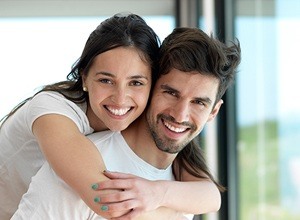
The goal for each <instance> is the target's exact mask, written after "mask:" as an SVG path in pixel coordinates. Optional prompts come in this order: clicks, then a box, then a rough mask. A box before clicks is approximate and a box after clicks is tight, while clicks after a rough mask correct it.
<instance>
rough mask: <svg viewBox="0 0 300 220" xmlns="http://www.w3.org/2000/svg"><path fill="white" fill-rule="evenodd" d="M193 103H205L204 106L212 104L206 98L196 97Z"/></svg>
mask: <svg viewBox="0 0 300 220" xmlns="http://www.w3.org/2000/svg"><path fill="white" fill-rule="evenodd" d="M195 101H198V102H203V103H206V104H209V105H210V104H211V103H212V100H211V99H210V98H208V97H204V98H202V97H196V98H195Z"/></svg>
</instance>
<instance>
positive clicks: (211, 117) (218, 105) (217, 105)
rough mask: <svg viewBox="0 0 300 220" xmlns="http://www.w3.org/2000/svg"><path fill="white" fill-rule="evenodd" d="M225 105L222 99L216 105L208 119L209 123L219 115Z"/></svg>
mask: <svg viewBox="0 0 300 220" xmlns="http://www.w3.org/2000/svg"><path fill="white" fill-rule="evenodd" d="M223 103H224V102H223V100H222V99H220V100H219V101H218V102H217V103H216V104H215V107H214V108H213V110H212V111H211V113H210V115H209V117H208V120H207V122H209V121H212V120H213V119H214V118H215V117H216V116H217V115H218V113H219V110H220V108H221V106H222V104H223Z"/></svg>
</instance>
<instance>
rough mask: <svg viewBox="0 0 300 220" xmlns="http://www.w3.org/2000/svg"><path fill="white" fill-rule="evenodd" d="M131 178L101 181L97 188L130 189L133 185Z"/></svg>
mask: <svg viewBox="0 0 300 220" xmlns="http://www.w3.org/2000/svg"><path fill="white" fill-rule="evenodd" d="M133 184H134V183H133V181H132V180H128V179H112V180H107V181H103V182H101V183H99V184H98V187H97V189H98V190H101V189H102V190H104V189H119V190H124V189H130V188H132V185H133Z"/></svg>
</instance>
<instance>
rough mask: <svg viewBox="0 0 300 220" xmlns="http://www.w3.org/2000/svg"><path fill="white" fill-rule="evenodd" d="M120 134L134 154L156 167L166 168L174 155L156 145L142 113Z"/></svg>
mask: <svg viewBox="0 0 300 220" xmlns="http://www.w3.org/2000/svg"><path fill="white" fill-rule="evenodd" d="M122 135H123V137H124V139H125V141H126V142H127V144H128V145H129V147H130V148H131V149H132V150H133V151H134V153H135V154H136V155H138V156H139V157H140V158H141V159H143V160H144V161H146V162H147V163H149V164H151V165H152V166H154V167H156V168H158V169H166V168H167V167H168V166H169V165H170V164H171V163H172V162H173V160H174V159H175V157H176V154H170V153H166V152H163V151H161V150H159V149H158V148H157V147H156V145H155V142H154V141H153V139H152V136H151V134H150V131H149V128H148V125H147V122H146V117H145V115H144V114H143V115H141V116H140V117H139V118H138V119H136V120H135V122H133V123H132V124H131V125H130V126H129V127H128V128H127V129H126V130H124V131H122Z"/></svg>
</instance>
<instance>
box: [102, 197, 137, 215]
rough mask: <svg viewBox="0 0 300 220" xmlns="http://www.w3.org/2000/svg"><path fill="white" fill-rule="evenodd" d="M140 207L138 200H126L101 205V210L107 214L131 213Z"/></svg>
mask: <svg viewBox="0 0 300 220" xmlns="http://www.w3.org/2000/svg"><path fill="white" fill-rule="evenodd" d="M137 207H138V202H137V201H136V200H126V201H123V202H119V203H110V204H103V205H101V207H100V208H101V210H102V211H106V212H119V211H127V210H128V211H129V210H132V209H135V208H137Z"/></svg>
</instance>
